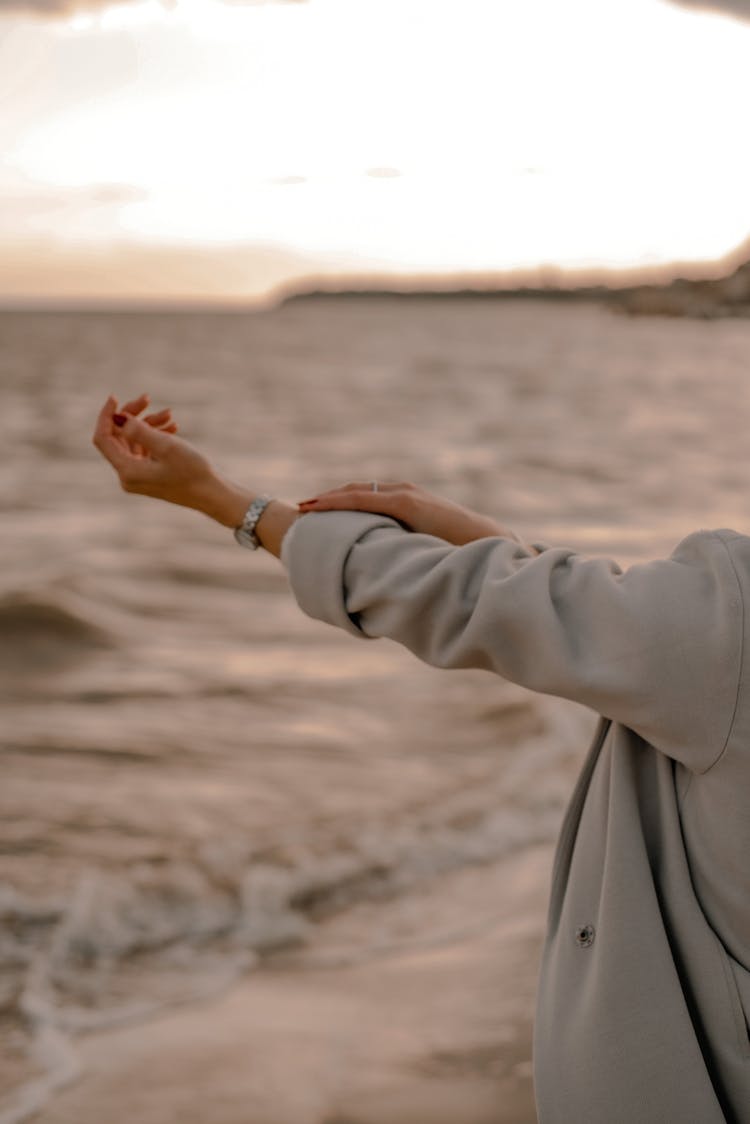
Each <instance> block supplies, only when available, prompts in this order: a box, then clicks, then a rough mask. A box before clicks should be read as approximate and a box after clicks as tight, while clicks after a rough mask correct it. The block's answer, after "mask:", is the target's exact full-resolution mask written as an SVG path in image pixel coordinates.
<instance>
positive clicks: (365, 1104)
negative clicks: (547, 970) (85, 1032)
mask: <svg viewBox="0 0 750 1124" xmlns="http://www.w3.org/2000/svg"><path fill="white" fill-rule="evenodd" d="M550 863H551V851H550V848H549V847H539V848H534V849H531V850H526V851H524V852H523V853H522V854H519V855H517V856H511V857H509V858H508V859H506V860H504V861H503V862H500V863H496V864H492V865H491V866H487V867H481V868H474V869H471V870H463V871H460V872H456V873H455V874H454V875H451V876H450V877H449V878H442V879H440V880H439V881H437V882H436V883H435V884H434V885H433V887H432V888H431V889H429V888H428V889H424V890H423V891H422V892H420V893H419V894H415V895H414V897H413V905H414V909H413V914H412V924H411V925H410V926H409V931H408V932H405V933H404V937H403V945H404V946H405V947H402V948H400V949H399V947H398V943H396V944H395V945H394V946H392V947H391V948H390V949H389V948H388V947H387V946H386V947H384V948H383V950H382V952H381V953H380V954H371V955H370V958H369V959H368V960H367V961H366V962H364V963H356V962H355V963H349V964H347V963H346V961H347V956H348V955H351V956H352V957H353V958H354V959H355V960H356V955H357V952H356V947H353V946H352V945H351V943H350V942H349V941H348V940H347V937H348V935H350V933H351V929H352V926H353V925H354V926H356V927H358V926H359V925H361V924H362V923H363V922H364V921H365V920H366V918H365V917H364V916H360V917H358V918H355V917H354V916H353V914H354V913H356V911H357V909H359V910H360V912H361V913H363V914H366V912H367V911H368V910H373V909H377V910H378V911H379V912H381V913H382V911H383V909H387V908H388V907H387V904H386V905H384V904H383V903H381V904H379V905H377V906H374V905H371V904H369V905H363V906H361V907H355V909H354V910H353V911H347V913H346V915H341V916H340V917H337V918H333V919H331V920H330V921H328V922H326V923H324V924H323V925H322V926H321V928H320V932H319V934H318V937H317V939H316V942H315V945H314V947H313V948H308V949H306V950H305V951H304V952H303V953H301V954H297V953H288V954H284V955H279V956H277V957H276V958H275V963H274V962H273V961H272V962H271V963H270V964H269V966H267V967H263V968H261V969H259V970H258V971H256V972H255V973H253V974H251V975H250V976H249V977H247V978H246V979H245V980H244V981H243V982H242V983H240V984H239V985H237V986H236V987H234V988H233V989H232V990H231V991H229V992H228V993H227V994H226V995H224V996H223V997H221V998H218V999H214V1000H212V1001H210V1002H207V1003H205V1004H194V1005H191V1006H190V1007H189V1008H176V1009H174V1010H172V1011H170V1012H169V1013H167V1014H163V1015H161V1016H160V1017H158V1018H155V1019H153V1020H152V1021H150V1022H147V1023H144V1024H142V1025H138V1026H133V1027H124V1028H120V1029H117V1030H111V1031H108V1032H103V1033H102V1032H99V1033H98V1034H96V1035H90V1036H84V1037H83V1038H82V1039H80V1040H79V1042H78V1047H77V1049H78V1054H79V1060H80V1063H81V1064H82V1067H83V1076H82V1077H81V1078H80V1079H79V1080H78V1081H76V1082H75V1083H74V1084H72V1085H71V1086H70V1087H69V1088H68V1089H67V1090H65V1091H64V1092H63V1093H61V1094H60V1095H59V1096H58V1097H57V1098H56V1099H55V1101H54V1103H53V1104H51V1105H50V1106H49V1107H48V1108H47V1109H46V1111H44V1112H42V1113H41V1114H40V1115H38V1116H37V1117H35V1120H37V1121H38V1124H101V1122H102V1120H103V1119H104V1117H103V1113H105V1115H106V1119H107V1120H109V1121H126V1120H128V1121H131V1120H132V1121H136V1120H137V1121H138V1124H178V1122H180V1124H192V1122H194V1124H205V1122H207V1121H210V1122H211V1124H427V1122H429V1124H459V1122H460V1124H532V1122H533V1121H534V1120H535V1119H536V1116H535V1113H534V1108H533V1095H532V1089H531V1030H532V1026H531V1024H532V1019H531V1015H532V1010H533V995H534V989H535V984H536V975H537V965H538V959H539V952H540V947H541V938H542V933H541V926H540V919H541V918H542V916H543V913H544V903H545V899H546V894H547V880H548V876H549V869H550ZM488 902H492V903H493V905H492V910H491V912H490V915H489V916H488ZM493 914H494V916H493ZM472 915H473V916H474V917H475V918H478V919H479V920H478V921H474V922H472V921H471V920H469V921H464V922H463V924H462V923H461V922H457V921H456V920H455V918H457V917H462V918H472ZM451 919H453V920H451ZM431 942H434V943H432V946H431ZM412 943H414V948H413V949H411V950H410V949H409V945H410V944H412ZM417 945H418V947H417ZM345 950H346V951H345ZM104 1106H109V1107H108V1108H107V1109H106V1111H105V1109H104Z"/></svg>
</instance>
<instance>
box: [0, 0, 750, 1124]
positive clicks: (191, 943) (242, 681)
mask: <svg viewBox="0 0 750 1124" xmlns="http://www.w3.org/2000/svg"><path fill="white" fill-rule="evenodd" d="M749 63H750V18H748V10H747V7H746V5H745V4H744V3H741V2H740V0H736V2H735V3H732V2H730V0H727V2H725V3H715V4H699V3H691V2H689V0H682V2H677V0H627V2H626V0H566V2H565V3H560V0H525V2H524V4H522V5H521V4H510V3H506V2H505V0H502V2H498V3H495V4H487V3H483V2H479V0H464V2H463V3H461V4H460V5H458V4H455V3H450V4H449V3H443V2H442V0H438V2H435V0H432V2H431V3H427V2H423V0H400V2H399V3H395V2H391V0H378V3H375V2H374V0H287V2H281V0H280V2H275V3H274V2H267V3H263V2H242V0H236V2H231V0H173V2H171V3H167V2H166V0H165V2H161V0H129V2H126V3H117V4H110V3H108V2H107V0H81V2H75V0H5V2H2V3H0V389H1V391H2V413H1V414H0V436H1V437H2V448H3V452H4V455H3V457H2V460H1V461H0V507H1V509H2V518H3V528H4V533H3V536H2V547H1V548H0V549H1V550H2V566H1V567H0V696H1V698H0V706H1V711H0V713H1V715H2V718H1V721H0V755H1V757H0V763H1V767H2V783H1V784H0V1124H18V1122H21V1121H25V1120H34V1121H39V1122H40V1124H73V1122H75V1124H100V1122H101V1121H102V1120H105V1119H106V1120H107V1121H112V1122H113V1124H120V1122H124V1121H130V1120H134V1119H137V1120H139V1121H140V1122H142V1124H172V1122H173V1121H177V1120H180V1121H181V1122H189V1121H195V1122H196V1124H198V1122H201V1124H203V1122H211V1124H485V1122H486V1124H490V1122H492V1124H533V1121H534V1120H535V1113H534V1108H533V1093H532V1088H531V1035H532V1021H533V1011H534V991H535V983H536V973H537V965H538V959H539V954H540V951H541V943H542V939H543V932H544V917H545V908H546V894H547V889H548V880H549V872H550V864H551V857H552V848H553V844H554V840H555V835H556V831H557V828H558V825H559V822H560V818H561V815H562V811H563V809H564V806H565V802H566V800H567V798H568V795H569V793H570V791H571V788H572V784H573V781H574V779H575V775H576V769H577V767H578V764H579V763H580V761H581V759H582V757H583V755H584V753H585V750H586V748H587V744H588V738H589V736H590V733H591V731H592V730H593V726H594V722H595V716H594V715H592V714H590V713H588V712H586V711H585V710H583V709H582V708H579V707H576V706H574V705H573V704H570V703H565V702H562V701H560V700H556V699H551V698H543V697H537V696H533V695H531V694H529V693H527V692H525V691H524V690H522V689H521V688H518V687H516V686H514V685H513V684H509V683H505V682H503V681H501V680H499V679H496V678H494V677H492V676H490V675H488V674H487V673H483V672H479V671H477V672H472V671H461V672H450V673H449V672H444V671H437V670H435V669H430V668H427V667H424V666H422V665H420V664H418V663H417V662H416V660H415V659H414V658H413V657H411V656H410V655H408V654H407V653H405V652H404V651H402V650H400V649H398V648H397V647H396V646H395V645H393V644H390V643H389V642H386V641H381V642H379V643H377V644H376V643H370V642H360V641H358V640H355V639H353V638H352V637H349V636H348V635H344V634H339V633H338V632H336V631H335V630H334V629H331V628H329V627H327V626H324V625H321V624H316V623H314V622H312V621H310V620H308V619H307V618H305V617H304V616H303V615H302V614H301V612H300V611H299V609H298V608H297V607H296V605H295V603H294V600H293V598H292V596H291V594H290V591H289V589H288V585H287V581H286V577H285V574H284V571H283V570H282V568H281V567H280V566H279V564H278V562H277V561H276V560H275V559H273V558H271V557H270V556H268V555H266V554H264V553H263V552H259V553H258V554H250V553H248V552H244V551H240V550H239V549H238V548H237V547H236V545H235V544H234V541H233V540H232V538H231V535H229V534H228V533H227V532H226V531H225V530H224V529H223V528H221V527H219V526H218V525H215V524H212V523H210V522H209V521H208V520H206V519H205V518H203V517H201V516H197V515H196V514H195V513H193V512H189V511H186V510H183V509H177V508H171V507H169V506H167V505H159V504H157V503H152V502H151V501H146V500H144V499H143V498H141V497H135V496H126V495H124V494H123V493H122V492H121V491H120V490H119V488H118V486H117V484H116V481H115V478H114V476H113V474H112V472H111V470H110V469H109V467H108V466H107V465H106V464H104V463H103V462H102V461H101V460H100V459H99V458H98V456H97V454H96V452H95V450H94V449H93V448H92V446H91V444H90V433H91V430H92V428H93V422H94V418H95V415H96V413H97V411H98V409H99V407H100V405H101V402H102V401H103V399H104V398H105V397H106V396H107V394H109V393H114V394H115V395H116V396H117V397H118V398H119V399H120V401H125V400H126V399H127V398H128V397H130V396H133V395H135V394H137V393H138V392H140V391H142V390H145V391H148V392H149V393H150V394H151V396H152V398H153V401H154V404H155V405H156V406H162V405H170V406H171V407H172V408H173V409H174V411H175V414H176V416H177V418H178V420H179V422H180V424H181V428H182V432H183V433H184V434H185V436H186V437H188V438H189V439H190V440H194V441H196V442H197V443H198V444H199V445H200V446H201V447H202V448H203V449H204V450H205V451H207V452H208V453H209V454H210V455H211V456H212V457H213V458H214V459H215V460H216V461H217V462H218V463H219V464H220V466H221V467H222V468H223V469H224V470H225V471H226V472H227V473H229V474H230V475H232V476H234V477H235V478H236V479H238V480H240V481H243V482H245V483H247V484H248V485H249V486H250V487H254V488H255V487H257V488H258V489H262V490H264V491H268V492H269V493H271V494H273V495H277V496H280V497H282V498H284V499H286V500H288V501H290V502H294V501H297V500H300V499H303V498H306V497H307V496H309V495H313V494H315V492H316V491H318V490H320V489H323V488H325V487H331V486H333V485H335V484H337V483H342V482H344V481H347V480H350V479H358V478H363V479H370V478H378V479H381V480H399V479H410V480H414V481H417V482H419V483H421V484H422V485H424V486H426V487H428V488H431V489H433V490H436V491H439V492H441V493H443V494H445V495H447V496H449V497H450V498H451V499H454V500H456V501H457V502H459V503H463V504H467V505H469V506H471V507H474V508H476V509H478V510H481V511H483V512H487V513H488V514H492V515H494V516H496V517H497V518H498V519H500V520H501V521H502V522H503V523H505V524H507V525H508V526H510V527H512V528H513V529H514V530H515V531H516V532H517V533H518V534H520V535H521V536H522V537H524V538H526V539H528V540H529V541H543V542H548V543H553V544H556V545H564V546H570V547H573V548H575V549H576V550H580V551H582V552H588V553H597V554H605V555H607V556H609V557H612V558H614V559H616V560H617V561H618V562H619V563H620V564H621V565H622V566H627V565H631V564H635V563H638V562H639V561H643V560H646V559H648V558H652V557H657V556H664V555H666V554H668V553H669V552H670V551H671V550H672V549H673V548H674V546H675V545H676V544H677V543H678V542H679V541H680V539H681V538H683V537H684V536H685V535H687V534H689V533H690V532H692V531H694V530H696V529H698V528H700V527H722V526H725V527H734V528H735V529H737V530H740V531H741V530H743V529H744V527H745V526H746V520H747V515H748V503H747V498H746V486H747V485H746V481H747V467H748V466H747V461H746V459H745V445H746V429H747V415H746V414H745V409H744V408H745V395H746V383H747V362H748V353H749V352H748V345H749V344H750V320H749V319H748V316H749V315H750V265H748V262H750V242H748V236H749V235H750V214H749V212H748V202H747V201H748V199H749V198H750V154H749V153H748V149H747V146H746V145H745V144H744V142H743V140H742V138H743V136H744V135H745V131H746V122H745V118H746V109H747V96H746V77H745V76H746V74H747V67H748V64H749ZM735 443H736V449H735Z"/></svg>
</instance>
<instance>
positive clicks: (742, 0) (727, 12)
mask: <svg viewBox="0 0 750 1124" xmlns="http://www.w3.org/2000/svg"><path fill="white" fill-rule="evenodd" d="M671 2H672V3H673V4H677V5H678V6H679V7H680V8H690V9H691V10H692V11H694V12H715V13H716V14H717V15H720V16H733V17H734V18H735V19H741V20H750V0H671Z"/></svg>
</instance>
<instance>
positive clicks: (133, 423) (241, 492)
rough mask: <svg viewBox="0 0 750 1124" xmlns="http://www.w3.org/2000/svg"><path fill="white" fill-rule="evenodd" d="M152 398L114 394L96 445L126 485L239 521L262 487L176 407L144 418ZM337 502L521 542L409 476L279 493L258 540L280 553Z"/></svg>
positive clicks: (446, 535)
mask: <svg viewBox="0 0 750 1124" xmlns="http://www.w3.org/2000/svg"><path fill="white" fill-rule="evenodd" d="M147 403H148V398H147V396H146V395H141V397H140V398H137V399H134V400H133V401H132V402H129V403H127V405H125V406H123V407H122V408H121V410H120V411H119V412H118V406H117V400H116V399H115V398H112V397H110V398H108V399H107V401H106V402H105V404H104V406H103V407H102V409H101V411H100V413H99V417H98V419H97V424H96V429H95V432H94V444H95V445H96V447H97V449H99V451H100V453H101V454H102V455H103V456H104V457H105V458H106V459H107V460H108V461H109V462H110V464H111V465H112V466H113V468H114V469H115V471H116V472H117V475H118V477H119V479H120V484H121V486H122V488H123V489H124V491H126V492H133V493H138V494H140V495H145V496H152V497H155V498H157V499H162V500H166V501H168V502H169V503H174V504H179V505H181V506H183V507H192V508H195V509H196V510H197V511H202V512H203V513H204V514H206V515H208V516H210V517H211V518H212V519H215V520H216V521H217V522H218V523H222V524H223V525H224V526H225V527H237V526H239V524H240V523H241V522H242V518H243V516H244V514H245V512H246V511H247V509H248V507H249V505H250V503H251V502H252V501H253V500H254V499H255V498H256V496H257V495H258V494H259V493H258V492H254V491H252V490H250V489H249V488H246V487H244V486H243V485H240V484H237V483H235V482H234V481H232V480H229V479H228V478H227V477H226V476H224V475H223V473H221V472H219V471H218V469H216V468H215V467H214V465H213V464H212V463H211V462H210V461H209V460H208V458H207V457H205V456H203V454H202V453H199V452H198V450H197V449H195V448H194V447H193V446H192V445H190V444H189V443H188V442H187V441H183V440H182V439H181V438H179V437H177V436H176V431H177V425H176V424H175V423H174V422H173V421H172V415H171V412H170V411H169V410H162V411H160V412H159V413H158V414H152V415H150V416H148V417H146V418H145V419H141V418H140V417H139V416H138V415H139V414H140V413H142V411H143V410H144V409H145V407H146V405H147ZM334 509H339V510H349V511H367V512H374V513H377V514H381V515H390V516H391V517H392V518H394V519H397V520H398V521H399V522H400V523H401V524H402V525H403V526H404V527H405V528H407V529H408V530H411V531H419V532H421V533H423V534H430V535H434V536H436V537H437V538H440V539H442V540H443V541H444V542H447V543H450V544H452V545H453V546H462V545H464V544H465V543H468V542H473V541H475V540H476V539H481V538H488V537H506V538H512V539H514V540H515V541H516V542H518V541H519V539H518V537H517V536H516V535H514V534H513V533H512V532H511V531H509V530H507V529H506V528H504V527H502V526H501V525H500V524H499V523H497V522H495V521H494V520H493V519H490V518H489V517H487V516H485V515H480V514H479V513H478V512H475V511H470V510H468V509H467V508H463V507H460V506H459V505H458V504H456V503H452V502H451V501H450V500H446V499H443V498H442V497H440V496H435V495H432V494H431V493H429V492H427V491H425V490H424V489H423V488H418V487H417V486H416V485H414V484H406V483H405V484H381V485H379V488H378V491H377V492H373V491H372V487H371V485H368V484H347V485H345V486H344V487H342V488H336V489H333V490H332V491H330V492H325V493H323V494H321V495H320V496H319V497H317V498H316V499H314V500H304V501H302V502H301V503H300V504H299V505H298V508H297V509H295V508H294V507H292V506H290V505H289V504H286V503H283V502H282V501H280V500H274V501H273V502H272V503H271V504H269V505H268V507H267V508H266V510H265V511H264V513H263V515H262V516H261V518H260V520H259V522H258V526H257V536H258V539H259V540H260V543H261V545H262V546H263V547H265V549H266V550H268V551H270V553H271V554H275V555H276V557H279V556H280V551H281V543H282V540H283V538H284V535H285V534H286V532H287V530H288V529H289V527H290V526H291V525H292V523H294V522H295V520H296V519H297V518H298V516H299V515H304V514H307V513H308V512H317V511H331V510H334ZM529 549H530V550H531V551H532V553H533V548H529Z"/></svg>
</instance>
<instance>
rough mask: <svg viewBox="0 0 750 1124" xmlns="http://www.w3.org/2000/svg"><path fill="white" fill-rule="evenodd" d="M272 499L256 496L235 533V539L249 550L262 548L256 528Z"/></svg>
mask: <svg viewBox="0 0 750 1124" xmlns="http://www.w3.org/2000/svg"><path fill="white" fill-rule="evenodd" d="M271 498H272V497H271V496H256V497H255V499H254V500H253V502H252V503H251V504H250V506H249V508H248V509H247V511H246V512H245V517H244V519H243V520H242V522H241V523H240V525H239V527H236V528H235V531H234V537H235V539H236V540H237V542H238V543H239V544H240V546H246V547H248V549H249V550H257V549H258V547H259V546H260V542H259V540H258V536H257V535H256V533H255V528H256V527H257V525H258V520H259V519H260V517H261V515H262V514H263V512H264V511H265V510H266V508H267V507H268V505H269V503H270V502H271Z"/></svg>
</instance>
